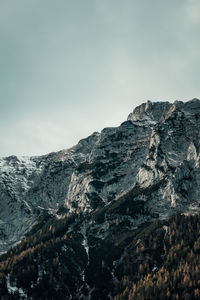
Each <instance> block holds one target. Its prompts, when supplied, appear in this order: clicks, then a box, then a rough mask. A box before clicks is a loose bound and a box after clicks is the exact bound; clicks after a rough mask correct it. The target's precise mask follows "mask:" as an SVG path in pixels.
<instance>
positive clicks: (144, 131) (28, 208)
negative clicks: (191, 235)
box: [0, 99, 200, 252]
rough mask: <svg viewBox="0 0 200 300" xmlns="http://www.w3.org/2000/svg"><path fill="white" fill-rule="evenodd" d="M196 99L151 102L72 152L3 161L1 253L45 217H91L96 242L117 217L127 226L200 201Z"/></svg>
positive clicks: (199, 107)
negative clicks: (61, 212)
mask: <svg viewBox="0 0 200 300" xmlns="http://www.w3.org/2000/svg"><path fill="white" fill-rule="evenodd" d="M199 147H200V100H198V99H193V100H191V101H188V102H186V103H183V102H181V101H175V102H174V103H173V104H172V103H169V102H155V103H153V102H151V101H148V102H147V103H144V104H142V105H140V106H138V107H136V108H135V110H134V111H133V112H132V113H131V114H130V115H129V116H128V119H127V121H125V122H124V123H122V124H121V125H120V126H119V127H116V128H105V129H103V130H102V131H101V132H100V133H97V132H95V133H93V134H92V135H91V136H89V137H88V138H86V139H83V140H81V141H80V142H79V143H78V144H77V145H76V146H74V147H73V148H71V149H68V150H63V151H60V152H58V153H51V154H49V155H45V156H41V157H29V158H27V157H21V158H18V157H16V156H10V157H7V158H1V159H0V205H1V210H0V251H2V252H3V251H6V250H7V249H8V248H9V247H10V246H12V245H13V244H14V243H16V242H18V241H19V240H20V239H21V238H22V236H23V235H24V234H25V232H27V231H28V230H29V229H30V227H31V226H32V225H33V223H34V222H35V220H36V219H37V217H38V216H39V215H41V214H42V213H43V212H44V211H48V212H49V213H50V214H56V212H57V210H58V209H59V208H60V207H61V206H62V205H64V206H65V208H67V211H68V214H71V213H76V214H80V213H84V214H88V213H94V215H95V217H96V218H97V219H98V218H101V223H102V224H103V225H102V230H101V236H102V237H105V236H106V234H107V228H108V226H111V224H112V223H114V222H115V220H116V216H117V217H118V218H119V219H120V220H123V221H124V222H127V226H128V227H129V228H134V227H135V226H138V224H141V223H143V222H144V221H147V220H152V219H155V218H166V217H168V216H169V215H171V214H172V213H174V212H176V211H181V212H187V211H188V210H195V211H196V210H198V209H199V203H200V197H199V194H200V169H199V159H200V155H199V149H200V148H199Z"/></svg>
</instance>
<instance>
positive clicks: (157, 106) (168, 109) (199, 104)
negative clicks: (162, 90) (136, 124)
mask: <svg viewBox="0 0 200 300" xmlns="http://www.w3.org/2000/svg"><path fill="white" fill-rule="evenodd" d="M177 109H179V110H181V111H183V112H188V113H189V112H190V113H193V112H194V111H195V110H198V111H200V100H199V99H197V98H194V99H192V100H190V101H188V102H185V103H184V102H182V101H178V100H176V101H175V102H174V103H170V102H151V101H150V100H148V101H147V102H146V103H142V104H141V105H139V106H137V107H136V108H135V109H134V110H133V112H132V113H130V114H129V115H128V118H127V120H130V121H148V120H151V121H155V122H159V121H160V120H161V119H164V118H165V117H166V116H167V115H169V114H170V113H172V112H173V111H174V110H177Z"/></svg>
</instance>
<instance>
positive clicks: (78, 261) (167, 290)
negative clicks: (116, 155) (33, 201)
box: [0, 214, 200, 300]
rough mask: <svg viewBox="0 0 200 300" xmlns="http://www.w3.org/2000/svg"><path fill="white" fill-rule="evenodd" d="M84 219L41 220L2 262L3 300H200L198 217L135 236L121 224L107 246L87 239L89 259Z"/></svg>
mask: <svg viewBox="0 0 200 300" xmlns="http://www.w3.org/2000/svg"><path fill="white" fill-rule="evenodd" d="M90 217H91V216H88V221H89V218H90ZM82 218H83V217H82V216H79V217H78V218H77V216H76V217H75V216H71V217H70V218H69V217H65V218H63V219H59V220H58V219H56V218H54V217H53V216H50V215H48V214H47V215H45V216H43V217H40V219H39V220H38V223H37V225H35V226H34V227H33V228H32V231H31V232H30V233H29V234H28V235H27V236H26V238H25V239H24V240H23V241H22V242H21V243H20V244H18V245H17V246H16V247H14V248H13V249H11V250H10V251H9V252H8V253H7V254H5V255H2V256H1V257H0V294H1V297H2V299H56V298H57V297H59V298H60V299H93V300H94V299H102V300H103V299H114V300H122V299H124V300H125V299H129V300H130V299H136V300H137V299H138V300H140V299H188V300H189V299H199V298H200V215H189V216H185V215H180V214H177V215H174V216H173V217H171V218H170V219H169V220H168V221H155V222H151V223H149V224H145V225H144V224H143V225H142V226H140V227H139V228H138V229H135V230H132V231H125V230H123V228H121V227H120V223H119V222H118V221H117V220H116V223H115V226H113V229H112V231H111V233H110V235H109V236H108V237H107V239H105V241H104V242H102V241H101V240H100V239H95V238H94V237H93V236H92V232H90V234H89V238H88V244H89V246H90V248H89V249H90V250H89V253H87V251H86V248H85V246H84V242H83V240H82V239H83V238H84V232H83V231H82V232H81V230H80V224H81V222H82V221H83V220H82ZM74 222H75V224H76V225H75V226H74V227H73V231H70V230H69V229H70V226H71V224H74ZM88 230H89V229H88ZM81 241H82V242H81ZM88 256H89V257H90V259H89V260H88Z"/></svg>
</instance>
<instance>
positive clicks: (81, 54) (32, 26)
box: [0, 0, 200, 155]
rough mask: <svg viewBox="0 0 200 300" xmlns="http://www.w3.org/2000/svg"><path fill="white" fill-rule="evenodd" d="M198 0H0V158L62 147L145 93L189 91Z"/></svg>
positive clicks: (120, 114) (115, 119)
mask: <svg viewBox="0 0 200 300" xmlns="http://www.w3.org/2000/svg"><path fill="white" fill-rule="evenodd" d="M199 5H200V4H199V1H197V0H196V1H195V0H183V1H179V0H173V1H172V0H169V1H164V0H155V1H149V0H144V1H132V0H127V1H123V2H122V1H121V0H109V1H107V0H101V1H99V0H84V1H82V0H76V1H66V0H59V1H56V2H55V1H54V0H48V1H39V0H29V1H25V0H19V1H14V0H6V1H1V4H0V45H1V47H0V64H1V69H0V128H1V150H0V151H1V152H0V155H9V154H21V155H24V154H31V155H34V154H43V153H47V152H50V151H56V150H59V149H63V148H67V147H70V146H72V145H73V144H75V143H77V142H78V140H79V139H81V138H84V137H85V136H87V135H89V134H90V133H92V132H93V131H96V130H98V131H100V130H101V129H102V128H103V127H105V126H117V125H119V124H120V123H121V122H123V121H124V120H125V119H126V117H127V115H128V114H129V112H130V111H132V109H133V108H134V107H135V106H136V105H139V104H140V103H141V102H144V101H146V100H147V99H151V100H155V101H157V100H161V101H163V100H169V101H174V100H176V99H181V100H188V99H191V98H194V97H199V96H200V88H199V86H200V85H199V46H200V38H199V36H200V35H199V34H200V32H199V31H200V29H199V28H200V27H199V26H198V24H197V23H198V22H199V16H198V11H199V8H200V7H199Z"/></svg>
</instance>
